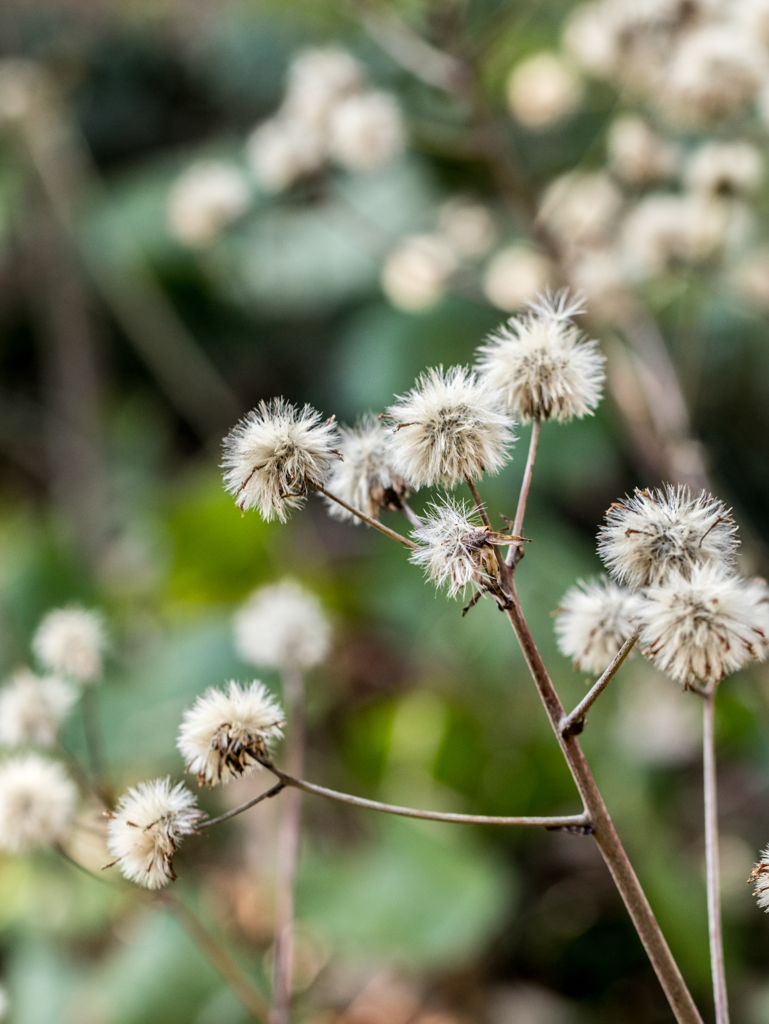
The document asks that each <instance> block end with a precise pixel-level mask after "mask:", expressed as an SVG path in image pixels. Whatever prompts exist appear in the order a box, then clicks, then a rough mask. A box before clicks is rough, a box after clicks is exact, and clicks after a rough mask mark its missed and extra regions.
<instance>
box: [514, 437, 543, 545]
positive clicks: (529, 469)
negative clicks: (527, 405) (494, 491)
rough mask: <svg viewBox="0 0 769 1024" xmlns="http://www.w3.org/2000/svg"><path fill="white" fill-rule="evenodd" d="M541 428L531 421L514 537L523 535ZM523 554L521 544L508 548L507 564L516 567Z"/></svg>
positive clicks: (516, 511)
mask: <svg viewBox="0 0 769 1024" xmlns="http://www.w3.org/2000/svg"><path fill="white" fill-rule="evenodd" d="M541 426H542V421H541V420H538V419H536V420H533V421H532V424H531V440H530V441H529V454H528V456H527V458H526V468H525V469H524V471H523V481H522V482H521V493H520V496H519V498H518V507H517V508H516V510H515V519H514V520H513V531H512V532H513V533H514V534H515V535H516V536H522V533H523V517H524V515H525V514H526V502H527V501H528V499H529V488H530V487H531V477H532V474H533V473H534V460H535V459H536V457H537V445H538V444H539V431H540V428H541ZM523 554H524V546H523V544H517V545H516V546H515V547H514V548H510V550H509V551H508V553H507V564H508V565H517V564H518V563H519V562H520V560H521V559H522V558H523Z"/></svg>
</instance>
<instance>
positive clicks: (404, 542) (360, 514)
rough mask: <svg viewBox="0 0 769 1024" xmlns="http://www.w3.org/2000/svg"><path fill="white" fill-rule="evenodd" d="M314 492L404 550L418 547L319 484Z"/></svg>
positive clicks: (412, 549)
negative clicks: (394, 541)
mask: <svg viewBox="0 0 769 1024" xmlns="http://www.w3.org/2000/svg"><path fill="white" fill-rule="evenodd" d="M315 490H316V491H318V493H319V494H322V495H323V496H324V497H326V498H328V499H329V501H335V502H336V503H337V505H341V506H342V508H343V509H346V510H347V511H348V512H349V513H350V514H351V515H354V516H356V517H357V518H358V519H360V520H362V522H364V523H366V524H367V525H368V526H373V527H374V529H375V530H379V532H380V533H383V534H384V535H385V537H390V539H391V540H397V541H398V543H399V544H402V545H403V546H404V548H409V550H411V551H414V550H415V548H417V547H418V545H417V544H415V543H414V541H413V540H409V539H408V537H404V536H403V535H402V534H400V533H396V532H395V530H391V529H390V527H389V526H385V525H384V523H380V522H379V520H378V519H372V517H371V516H367V515H366V513H365V512H361V511H360V509H357V508H353V507H352V505H348V504H347V502H346V501H342V499H341V498H338V497H337V496H336V495H335V494H332V493H331V491H327V490H326V488H325V487H322V486H321V485H320V484H316V485H315Z"/></svg>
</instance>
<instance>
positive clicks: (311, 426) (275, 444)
mask: <svg viewBox="0 0 769 1024" xmlns="http://www.w3.org/2000/svg"><path fill="white" fill-rule="evenodd" d="M339 444H340V437H339V431H338V430H337V428H336V426H335V425H334V424H333V422H331V421H330V420H328V421H326V422H323V421H322V420H321V416H320V413H318V412H316V411H315V410H314V409H312V408H311V407H310V406H309V405H306V406H305V407H304V408H303V409H302V410H301V411H300V410H299V409H297V408H296V407H295V406H293V405H289V403H288V402H285V401H284V400H283V399H282V398H277V399H274V400H272V401H270V402H261V403H260V404H259V406H258V407H257V408H256V409H252V410H251V412H250V413H248V415H247V416H245V417H244V418H243V419H242V420H241V421H240V423H238V424H237V426H236V427H234V428H233V429H232V430H231V431H230V433H229V434H228V435H227V437H226V438H225V439H224V462H223V465H224V468H225V474H224V482H225V486H226V488H227V490H228V491H230V493H232V494H234V495H235V499H236V504H237V506H238V508H239V509H240V510H241V511H245V510H246V509H250V508H257V509H258V510H259V512H260V513H261V515H262V516H263V518H264V519H265V520H267V522H269V521H270V520H271V519H273V518H274V517H275V516H277V517H278V519H280V521H281V522H285V521H286V519H287V518H288V509H291V508H297V507H298V506H299V505H301V503H302V499H303V498H304V496H305V494H306V493H307V490H308V488H309V487H313V486H314V487H318V486H322V484H323V481H324V479H325V477H326V474H327V473H328V471H329V469H330V468H331V466H332V464H333V463H334V461H335V460H336V459H338V458H339V450H338V449H339Z"/></svg>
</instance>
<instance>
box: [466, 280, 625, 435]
mask: <svg viewBox="0 0 769 1024" xmlns="http://www.w3.org/2000/svg"><path fill="white" fill-rule="evenodd" d="M581 310H582V306H581V302H580V300H576V301H574V300H570V299H569V296H568V293H567V292H565V291H564V292H560V293H559V294H558V295H556V296H554V297H550V296H546V297H545V298H544V299H541V300H540V301H539V302H536V303H532V305H531V307H530V312H528V313H526V314H524V315H523V316H519V317H512V318H511V319H510V320H508V321H507V324H503V325H502V326H501V327H499V328H497V330H496V331H495V332H494V333H493V334H491V335H490V336H489V339H488V341H487V343H486V344H485V345H483V346H481V348H480V349H479V352H480V358H479V360H478V367H479V370H480V374H481V378H482V379H483V380H485V381H487V382H488V384H489V385H490V387H492V388H494V389H495V390H497V391H500V392H501V393H502V394H503V395H504V397H505V399H506V401H507V403H508V405H509V407H510V409H511V410H512V411H513V413H514V414H515V415H517V416H518V417H520V419H522V420H523V421H524V422H526V421H528V420H535V419H543V420H545V419H557V420H559V421H561V422H563V421H565V420H569V419H571V418H572V417H573V416H579V417H582V416H585V415H587V414H589V413H592V411H593V409H595V407H596V406H597V405H598V403H599V401H600V400H601V391H602V388H603V380H604V362H605V359H604V357H603V355H602V354H601V353H600V352H599V351H598V342H596V341H589V340H587V338H586V337H585V335H584V334H583V333H582V331H581V330H580V329H579V328H578V327H576V326H575V325H574V324H573V323H572V322H571V317H572V316H574V315H575V314H576V313H579V312H581Z"/></svg>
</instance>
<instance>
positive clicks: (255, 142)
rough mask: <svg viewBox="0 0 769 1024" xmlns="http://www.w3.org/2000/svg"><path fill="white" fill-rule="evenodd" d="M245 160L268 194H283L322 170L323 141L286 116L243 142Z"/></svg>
mask: <svg viewBox="0 0 769 1024" xmlns="http://www.w3.org/2000/svg"><path fill="white" fill-rule="evenodd" d="M246 159H247V161H248V165H249V167H250V168H251V171H252V173H253V175H254V177H255V178H256V179H257V181H259V182H260V183H261V184H262V185H263V186H264V188H266V189H267V190H268V191H270V192H282V191H284V189H287V188H290V187H291V186H292V185H293V184H295V183H296V182H297V181H299V179H300V178H303V177H305V176H307V175H309V174H314V173H315V172H316V171H318V170H320V168H321V167H322V166H323V160H324V144H323V138H322V136H321V135H319V134H318V133H317V132H315V131H314V130H313V129H312V128H311V127H308V126H306V125H304V124H302V123H301V122H300V121H298V120H295V119H293V118H290V117H286V116H278V117H273V118H272V119H271V120H270V121H265V122H264V124H261V125H259V127H258V128H255V129H254V131H253V132H252V133H251V134H250V135H249V137H248V140H247V141H246Z"/></svg>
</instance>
